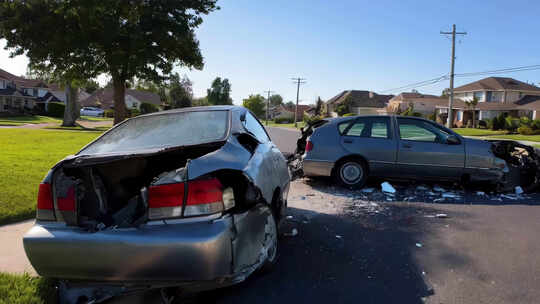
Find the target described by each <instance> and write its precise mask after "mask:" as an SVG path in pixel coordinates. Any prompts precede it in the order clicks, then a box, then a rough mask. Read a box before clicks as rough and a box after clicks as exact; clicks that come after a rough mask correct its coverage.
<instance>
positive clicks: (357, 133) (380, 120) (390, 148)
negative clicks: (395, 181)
mask: <svg viewBox="0 0 540 304" xmlns="http://www.w3.org/2000/svg"><path fill="white" fill-rule="evenodd" d="M392 130H393V127H392V121H391V120H390V117H384V116H381V117H359V118H357V119H356V120H355V121H354V122H353V123H352V124H350V125H349V126H348V127H346V128H345V129H344V130H343V131H342V136H341V145H342V146H343V148H344V149H345V150H347V152H349V153H350V154H356V155H360V156H362V157H363V158H365V159H366V160H367V162H368V164H369V170H370V174H373V175H388V176H390V175H392V172H391V171H392V169H393V167H394V164H395V162H396V156H397V154H396V153H397V142H396V140H395V138H394V135H393V132H392Z"/></svg>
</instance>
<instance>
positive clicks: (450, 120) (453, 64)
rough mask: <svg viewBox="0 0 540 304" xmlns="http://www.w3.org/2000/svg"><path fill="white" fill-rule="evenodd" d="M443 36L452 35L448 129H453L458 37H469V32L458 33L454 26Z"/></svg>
mask: <svg viewBox="0 0 540 304" xmlns="http://www.w3.org/2000/svg"><path fill="white" fill-rule="evenodd" d="M441 35H452V57H451V58H450V96H449V98H448V122H447V126H448V128H452V127H453V124H454V118H453V113H452V104H453V103H454V66H455V61H456V35H467V32H456V25H455V24H452V31H451V32H442V31H441Z"/></svg>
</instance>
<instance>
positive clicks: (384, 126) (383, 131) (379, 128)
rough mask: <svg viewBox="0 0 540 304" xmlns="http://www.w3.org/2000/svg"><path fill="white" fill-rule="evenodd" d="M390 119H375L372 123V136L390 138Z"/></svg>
mask: <svg viewBox="0 0 540 304" xmlns="http://www.w3.org/2000/svg"><path fill="white" fill-rule="evenodd" d="M388 129H389V128H388V121H374V122H373V123H372V124H371V137H373V138H388Z"/></svg>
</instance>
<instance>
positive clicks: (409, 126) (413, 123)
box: [396, 117, 465, 179]
mask: <svg viewBox="0 0 540 304" xmlns="http://www.w3.org/2000/svg"><path fill="white" fill-rule="evenodd" d="M396 120H397V124H398V129H397V131H398V134H399V146H398V153H397V168H398V170H399V172H400V174H401V175H403V176H406V177H428V178H445V179H446V178H449V179H454V178H459V177H461V175H462V174H463V168H464V165H465V145H464V143H463V142H459V143H453V144H450V143H447V141H446V138H447V137H448V136H449V135H453V134H451V133H449V131H448V130H444V129H442V128H441V127H439V126H437V125H436V124H434V123H431V122H428V121H425V120H421V119H413V118H402V117H398V118H397V119H396Z"/></svg>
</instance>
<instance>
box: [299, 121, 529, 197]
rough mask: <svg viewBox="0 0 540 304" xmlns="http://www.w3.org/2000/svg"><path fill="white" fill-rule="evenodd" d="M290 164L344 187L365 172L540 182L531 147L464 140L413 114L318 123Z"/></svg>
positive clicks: (507, 183)
mask: <svg viewBox="0 0 540 304" xmlns="http://www.w3.org/2000/svg"><path fill="white" fill-rule="evenodd" d="M300 155H301V156H300ZM291 163H293V164H295V165H293V172H296V171H298V169H302V170H303V173H304V174H305V175H307V176H334V177H335V179H336V180H337V181H338V182H339V183H341V184H342V185H344V186H347V187H361V186H362V185H363V184H364V183H365V182H366V179H367V178H368V176H378V177H388V178H408V179H423V180H437V181H440V180H450V181H461V182H464V183H467V182H489V183H493V184H496V185H497V186H498V187H499V189H500V190H504V189H512V188H513V187H515V186H518V185H519V186H521V187H522V188H523V189H524V190H525V191H532V190H534V189H535V188H537V187H538V186H539V184H540V154H539V153H538V152H537V151H536V150H535V149H534V148H533V147H530V146H526V145H522V144H520V143H518V142H514V141H503V140H498V141H485V140H477V139H470V138H465V137H462V136H460V135H459V134H457V133H455V132H454V131H452V130H450V129H447V128H445V127H443V126H441V125H439V124H436V123H434V122H432V121H429V120H426V119H422V118H417V117H400V116H358V117H344V118H335V119H325V120H319V121H316V122H314V123H313V124H311V125H310V126H308V127H307V128H306V129H304V130H303V132H302V137H301V138H300V139H299V140H298V144H297V152H296V160H294V159H293V161H292V162H291ZM300 163H301V164H300ZM294 168H296V169H297V170H294Z"/></svg>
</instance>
